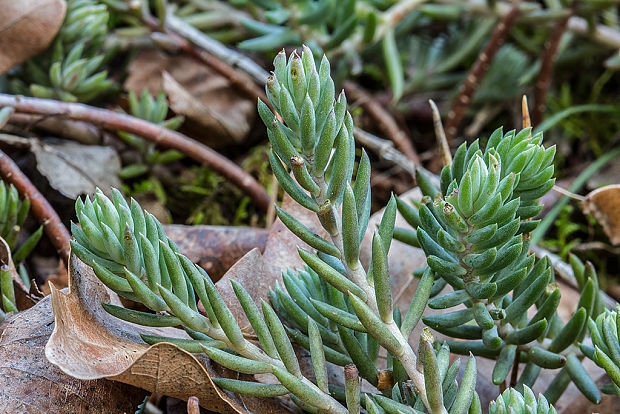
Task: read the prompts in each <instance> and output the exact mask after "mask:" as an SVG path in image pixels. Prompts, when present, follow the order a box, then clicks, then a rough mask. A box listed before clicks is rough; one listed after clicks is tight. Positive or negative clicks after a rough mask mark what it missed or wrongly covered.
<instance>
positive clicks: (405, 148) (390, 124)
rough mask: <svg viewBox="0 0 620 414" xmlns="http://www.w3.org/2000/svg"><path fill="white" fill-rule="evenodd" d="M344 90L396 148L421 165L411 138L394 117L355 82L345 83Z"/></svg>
mask: <svg viewBox="0 0 620 414" xmlns="http://www.w3.org/2000/svg"><path fill="white" fill-rule="evenodd" d="M344 90H345V92H346V93H347V95H348V96H349V97H350V98H351V99H352V100H354V101H357V103H358V104H359V105H360V106H361V107H362V108H364V110H366V112H368V115H370V116H371V117H372V118H373V119H374V120H375V121H376V122H377V126H378V127H379V129H380V130H381V132H383V133H384V134H385V136H386V137H387V138H388V139H390V140H391V141H392V142H394V145H396V148H398V149H399V150H400V151H401V152H402V153H403V154H405V155H406V156H407V158H409V159H410V160H411V161H413V162H414V163H416V164H420V157H419V156H418V153H417V152H416V150H415V148H414V147H413V144H412V143H411V138H410V137H409V136H407V134H406V133H405V131H403V130H402V128H400V127H399V126H398V124H397V123H396V121H395V120H394V117H392V115H391V114H390V113H389V112H388V111H387V110H386V109H385V108H384V107H383V106H382V105H381V104H380V103H379V102H377V101H376V100H375V99H374V98H373V97H372V96H371V95H370V94H369V93H368V92H366V91H365V90H364V88H362V87H361V86H359V85H357V84H355V83H354V82H351V81H345V83H344Z"/></svg>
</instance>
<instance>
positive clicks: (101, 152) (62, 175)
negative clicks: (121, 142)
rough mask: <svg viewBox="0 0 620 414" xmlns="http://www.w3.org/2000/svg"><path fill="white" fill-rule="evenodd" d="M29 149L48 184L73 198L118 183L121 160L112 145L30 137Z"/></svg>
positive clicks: (116, 186)
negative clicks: (42, 139)
mask: <svg viewBox="0 0 620 414" xmlns="http://www.w3.org/2000/svg"><path fill="white" fill-rule="evenodd" d="M30 150H31V151H32V153H33V154H34V156H35V158H36V160H37V169H38V170H39V172H40V173H41V174H43V175H44V176H45V177H46V178H47V179H48V181H49V183H50V185H51V186H52V187H53V188H54V189H56V190H57V191H59V192H60V193H61V194H62V195H64V196H65V197H67V198H70V199H72V200H74V199H76V198H77V197H79V196H80V195H82V194H93V193H94V192H95V188H96V187H100V188H101V189H102V190H103V191H107V190H108V189H110V188H112V187H115V188H119V187H120V186H121V182H120V179H119V178H118V173H119V171H120V169H121V161H120V158H119V156H118V154H117V153H116V151H115V150H114V149H113V148H111V147H106V146H97V145H83V144H78V143H76V142H71V141H63V140H46V141H39V140H36V139H31V140H30Z"/></svg>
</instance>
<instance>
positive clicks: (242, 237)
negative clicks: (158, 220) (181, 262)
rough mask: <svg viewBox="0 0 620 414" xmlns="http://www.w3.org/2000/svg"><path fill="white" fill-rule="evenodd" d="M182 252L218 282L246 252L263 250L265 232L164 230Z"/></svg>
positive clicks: (218, 228)
mask: <svg viewBox="0 0 620 414" xmlns="http://www.w3.org/2000/svg"><path fill="white" fill-rule="evenodd" d="M164 228H165V230H166V235H167V236H168V237H170V239H172V240H173V241H174V242H175V243H176V244H177V245H178V246H179V249H180V250H181V252H182V253H183V254H184V255H185V256H187V257H188V258H189V260H191V261H192V262H193V263H196V264H197V265H199V266H200V267H202V268H203V269H205V270H206V271H207V273H209V276H211V279H213V280H214V281H216V280H219V279H220V278H221V277H222V276H223V275H224V273H226V271H227V270H228V269H230V268H231V266H233V265H234V264H235V263H236V262H237V261H238V260H239V259H241V258H242V257H243V255H245V254H246V253H247V252H249V251H250V250H252V249H254V248H258V249H260V250H261V251H263V250H265V243H266V242H267V235H268V233H269V231H268V230H266V229H261V228H253V227H239V226H183V225H179V224H171V225H167V226H164Z"/></svg>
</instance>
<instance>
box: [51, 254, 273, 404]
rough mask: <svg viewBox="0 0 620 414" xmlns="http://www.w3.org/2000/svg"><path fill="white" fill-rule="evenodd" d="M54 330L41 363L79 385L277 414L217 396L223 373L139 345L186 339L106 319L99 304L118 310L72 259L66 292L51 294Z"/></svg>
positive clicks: (185, 356) (168, 347) (163, 347)
mask: <svg viewBox="0 0 620 414" xmlns="http://www.w3.org/2000/svg"><path fill="white" fill-rule="evenodd" d="M51 291H52V294H51V302H52V307H53V310H54V321H55V327H54V331H53V332H52V334H51V336H50V338H49V341H48V343H47V345H46V347H45V356H46V357H47V359H48V360H49V361H50V362H51V363H53V364H55V365H56V366H58V367H59V368H60V369H61V370H62V371H64V372H65V373H67V374H69V375H71V376H73V377H75V378H79V379H83V380H94V379H101V378H107V379H111V380H115V381H120V382H123V383H125V384H130V385H134V386H137V387H140V388H143V389H146V390H148V391H151V392H156V393H158V394H163V395H169V396H172V397H176V398H180V399H183V400H187V399H188V398H189V397H191V396H193V395H194V396H196V397H198V399H199V400H200V403H201V404H203V406H204V407H208V408H209V409H210V410H212V411H215V412H219V413H225V414H228V413H245V412H247V411H246V409H245V408H244V407H253V410H254V411H255V412H261V410H265V412H277V411H278V407H279V406H278V405H276V402H275V401H271V400H269V401H259V400H258V399H256V398H252V397H245V398H243V400H241V399H239V398H238V397H237V396H234V395H230V394H227V393H226V392H224V391H221V390H219V389H218V388H217V387H216V386H215V385H214V383H213V381H212V380H211V378H212V377H214V376H215V377H221V376H225V375H226V374H227V372H225V371H224V370H222V369H221V368H219V367H216V366H214V365H212V364H211V363H210V362H209V361H208V360H206V359H205V358H202V357H201V356H197V355H196V356H195V355H192V354H190V353H188V352H186V351H184V350H182V349H180V348H178V347H176V346H174V345H172V344H167V343H160V344H156V345H153V346H149V345H147V344H145V343H144V342H143V341H142V340H141V338H140V334H141V333H142V334H150V335H159V336H169V337H175V338H186V339H188V338H189V337H188V336H187V335H186V334H185V332H184V331H182V330H180V329H175V328H148V327H143V326H138V325H135V324H132V323H128V322H124V321H122V320H120V319H117V318H114V317H113V316H111V315H109V314H108V313H107V312H105V310H104V309H103V308H102V307H101V302H106V303H116V304H118V297H116V295H114V294H112V293H110V292H109V291H108V290H106V288H105V287H104V286H103V284H102V283H101V282H100V281H99V280H98V279H97V277H96V276H95V275H94V273H93V272H92V269H91V268H90V267H88V266H86V265H85V264H84V263H82V262H81V261H80V260H79V259H78V258H77V257H75V256H74V255H72V256H71V260H70V267H69V292H63V291H60V290H57V289H55V288H54V287H52V288H51Z"/></svg>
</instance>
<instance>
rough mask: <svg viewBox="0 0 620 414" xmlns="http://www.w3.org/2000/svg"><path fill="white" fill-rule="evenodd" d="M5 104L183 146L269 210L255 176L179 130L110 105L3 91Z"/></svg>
mask: <svg viewBox="0 0 620 414" xmlns="http://www.w3.org/2000/svg"><path fill="white" fill-rule="evenodd" d="M5 106H11V107H14V108H15V110H16V111H17V112H23V113H29V114H39V115H53V116H59V117H62V118H66V119H72V120H76V121H86V122H90V123H92V124H95V125H98V126H100V127H102V128H104V129H109V130H112V131H119V130H120V131H125V132H129V133H132V134H135V135H139V136H140V137H142V138H144V139H146V140H148V141H152V142H155V143H157V144H158V145H161V146H162V147H166V148H173V149H176V150H179V151H181V152H182V153H184V154H186V155H187V156H188V157H190V158H192V159H193V160H195V161H197V162H200V163H202V164H204V165H206V166H208V167H209V168H211V169H212V170H213V171H215V172H217V173H219V174H221V175H222V176H223V177H225V178H227V179H228V180H230V181H231V182H232V183H234V184H235V185H237V186H238V187H239V188H241V189H242V190H243V191H245V192H246V193H247V194H248V195H249V196H250V197H252V199H253V200H254V202H255V203H256V205H257V206H258V207H259V208H261V209H262V210H264V211H266V210H267V209H268V208H269V205H270V204H271V198H270V197H269V194H268V193H267V191H266V190H265V189H264V188H263V187H262V186H261V185H260V184H259V183H258V181H256V179H255V178H254V177H252V176H251V175H250V174H248V173H246V172H245V171H243V170H242V169H241V168H240V167H239V166H238V165H237V164H235V163H234V162H232V161H231V160H229V159H228V158H226V157H224V156H223V155H221V154H219V153H218V152H216V151H214V150H212V149H211V148H209V147H207V146H206V145H203V144H201V143H199V142H197V141H195V140H193V139H191V138H188V137H187V136H185V135H183V134H181V133H179V132H176V131H171V130H169V129H166V128H164V127H161V126H158V125H155V124H152V123H150V122H148V121H144V120H142V119H138V118H135V117H133V116H130V115H126V114H120V113H117V112H114V111H110V110H107V109H101V108H96V107H93V106H89V105H84V104H77V103H67V102H59V101H54V100H51V99H39V98H25V97H22V96H14V95H6V94H0V107H5Z"/></svg>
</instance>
